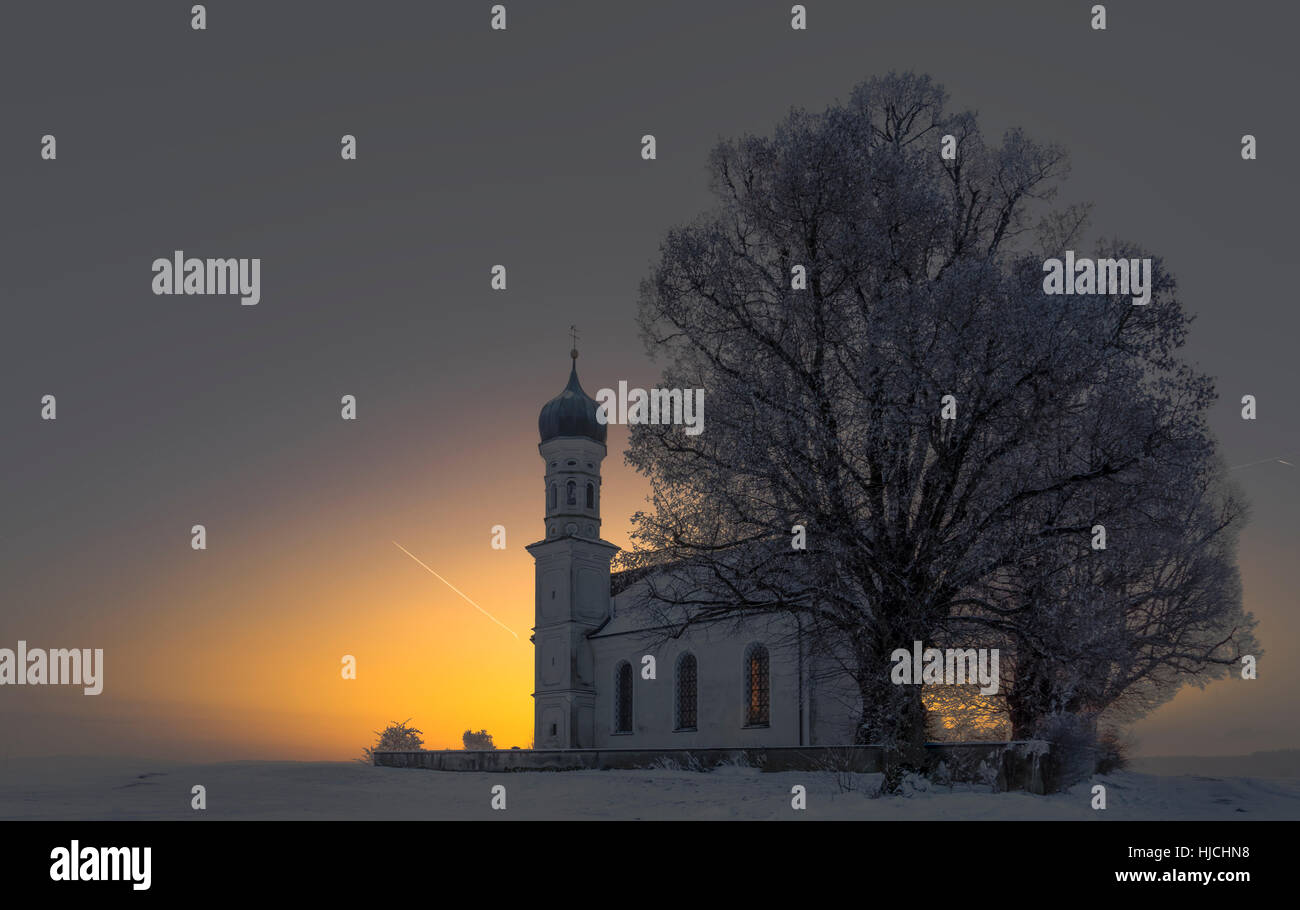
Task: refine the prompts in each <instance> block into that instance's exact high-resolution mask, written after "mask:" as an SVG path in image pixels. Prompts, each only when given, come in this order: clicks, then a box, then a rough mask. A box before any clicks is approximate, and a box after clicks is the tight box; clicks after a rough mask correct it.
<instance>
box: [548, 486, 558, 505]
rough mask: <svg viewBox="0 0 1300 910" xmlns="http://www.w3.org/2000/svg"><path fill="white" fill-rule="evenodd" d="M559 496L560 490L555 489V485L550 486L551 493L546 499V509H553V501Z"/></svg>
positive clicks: (554, 503)
mask: <svg viewBox="0 0 1300 910" xmlns="http://www.w3.org/2000/svg"><path fill="white" fill-rule="evenodd" d="M559 495H560V488H559V487H557V486H556V485H555V484H551V493H550V496H548V497H547V499H546V507H547V508H548V509H553V508H555V505H556V502H555V501H556V500H557V499H558V498H559Z"/></svg>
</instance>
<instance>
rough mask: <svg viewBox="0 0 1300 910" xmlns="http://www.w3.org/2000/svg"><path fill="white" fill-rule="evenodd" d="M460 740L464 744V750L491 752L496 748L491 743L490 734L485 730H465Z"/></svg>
mask: <svg viewBox="0 0 1300 910" xmlns="http://www.w3.org/2000/svg"><path fill="white" fill-rule="evenodd" d="M460 741H461V742H462V743H464V744H465V749H466V751H470V752H491V751H495V750H496V746H495V745H493V743H492V734H491V733H489V732H488V731H486V730H479V731H478V732H477V733H475V732H474V731H473V730H466V731H465V733H464V735H463V736H461V738H460Z"/></svg>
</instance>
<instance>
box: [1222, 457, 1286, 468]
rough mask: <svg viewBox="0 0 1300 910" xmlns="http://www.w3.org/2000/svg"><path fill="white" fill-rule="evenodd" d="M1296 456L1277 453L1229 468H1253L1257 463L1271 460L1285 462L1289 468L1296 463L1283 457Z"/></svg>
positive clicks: (1266, 462) (1265, 462)
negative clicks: (1270, 456) (1284, 459)
mask: <svg viewBox="0 0 1300 910" xmlns="http://www.w3.org/2000/svg"><path fill="white" fill-rule="evenodd" d="M1295 457H1296V456H1295V455H1275V456H1273V457H1272V458H1261V459H1260V460H1259V461H1252V462H1249V463H1248V464H1238V465H1233V466H1232V467H1230V468H1228V470H1229V471H1239V470H1241V469H1242V468H1253V467H1254V466H1255V465H1257V464H1268V463H1269V462H1273V461H1276V462H1278V463H1279V464H1284V465H1286V466H1287V467H1288V468H1294V467H1295V465H1293V464H1291V462H1289V461H1283V460H1282V459H1283V458H1295Z"/></svg>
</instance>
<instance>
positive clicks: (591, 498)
mask: <svg viewBox="0 0 1300 910" xmlns="http://www.w3.org/2000/svg"><path fill="white" fill-rule="evenodd" d="M587 508H589V509H594V508H596V485H595V484H594V483H589V484H587Z"/></svg>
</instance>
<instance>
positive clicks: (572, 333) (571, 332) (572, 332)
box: [569, 325, 578, 360]
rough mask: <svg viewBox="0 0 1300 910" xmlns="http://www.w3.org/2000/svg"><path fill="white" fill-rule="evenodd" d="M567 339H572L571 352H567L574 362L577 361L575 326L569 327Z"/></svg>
mask: <svg viewBox="0 0 1300 910" xmlns="http://www.w3.org/2000/svg"><path fill="white" fill-rule="evenodd" d="M569 337H570V338H572V339H573V350H572V351H570V352H569V356H570V357H572V358H573V359H574V360H577V359H578V327H577V326H576V325H571V326H569Z"/></svg>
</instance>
